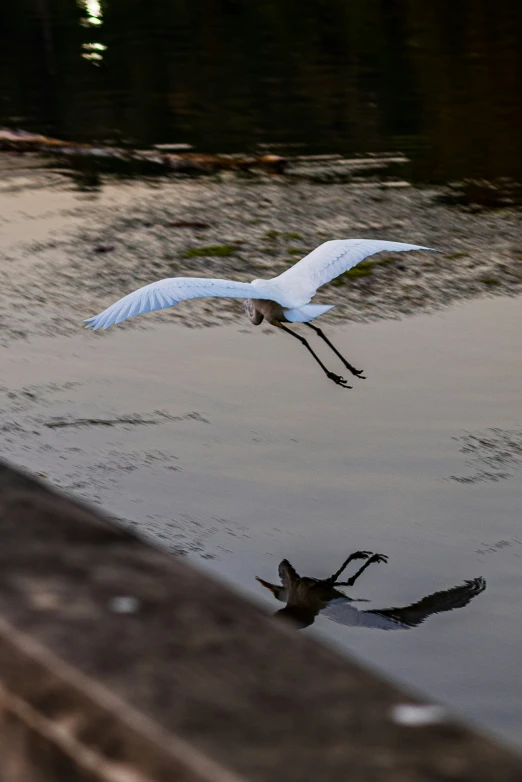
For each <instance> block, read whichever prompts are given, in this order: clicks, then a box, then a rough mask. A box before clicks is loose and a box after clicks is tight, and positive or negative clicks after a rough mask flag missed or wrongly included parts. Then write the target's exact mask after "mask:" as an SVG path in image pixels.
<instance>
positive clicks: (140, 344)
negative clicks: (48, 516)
mask: <svg viewBox="0 0 522 782" xmlns="http://www.w3.org/2000/svg"><path fill="white" fill-rule="evenodd" d="M521 320H522V316H521V302H520V299H517V298H513V299H494V300H485V301H484V300H483V301H476V302H473V303H471V304H466V305H461V306H458V307H454V308H453V309H450V310H448V311H446V312H444V313H443V314H441V315H438V316H426V315H419V316H416V317H413V318H409V319H405V320H403V321H392V322H389V321H382V322H379V323H374V324H367V325H349V326H348V325H347V326H346V327H344V328H340V329H336V330H334V331H332V333H331V336H333V337H335V340H336V344H337V345H338V346H339V347H341V348H342V350H343V351H344V352H345V353H346V355H347V356H348V357H349V358H350V359H351V360H352V361H353V362H354V363H355V364H356V365H358V366H362V367H364V368H365V370H366V371H367V374H368V379H367V380H366V381H360V382H358V383H357V384H356V387H355V388H354V389H353V391H345V390H342V389H339V388H338V387H336V386H334V385H333V384H330V383H328V382H327V381H326V379H325V378H324V376H323V375H322V373H321V372H320V371H319V369H318V368H317V367H316V366H315V365H313V363H312V362H311V361H309V359H308V356H307V355H306V353H305V351H304V350H302V349H301V347H300V346H299V345H298V344H297V343H296V344H294V341H293V340H291V339H289V338H285V336H284V335H281V334H278V333H268V330H267V331H266V332H265V331H263V330H262V329H261V328H258V329H253V328H252V327H250V326H249V325H248V324H245V323H240V324H239V323H238V325H237V327H234V326H228V327H217V328H212V329H204V330H201V329H196V330H190V329H186V328H179V327H173V326H165V327H159V328H155V329H152V330H146V331H135V330H134V331H121V330H120V331H118V330H117V329H116V330H113V332H112V333H110V336H108V337H106V338H103V337H102V338H99V337H96V336H95V335H93V334H91V333H82V334H80V335H78V336H77V337H73V338H70V339H62V338H56V339H34V340H31V341H30V342H29V343H27V344H22V343H17V348H16V350H15V351H13V350H9V351H8V350H3V351H2V366H3V367H4V375H3V376H4V380H3V385H4V388H3V391H2V394H1V399H0V408H1V410H2V414H1V424H2V427H3V430H4V431H3V443H4V453H6V452H7V455H8V456H9V458H10V459H12V460H13V461H14V462H17V463H19V464H24V465H26V466H27V467H29V468H30V469H32V470H34V471H35V472H37V473H40V472H41V473H44V474H45V476H46V478H47V479H48V480H50V481H51V482H52V483H53V484H55V485H58V486H62V487H64V488H67V489H69V490H73V491H74V492H75V493H76V494H77V495H80V496H84V497H86V498H88V499H90V500H94V501H96V502H100V503H102V505H103V506H104V508H105V509H106V510H107V511H108V512H110V513H112V514H114V515H115V516H117V517H121V518H123V519H125V520H126V521H128V522H130V523H131V524H133V525H134V526H135V528H136V529H137V530H138V531H140V532H141V533H144V534H146V535H147V536H150V537H151V538H152V539H153V540H155V541H157V542H159V543H160V544H161V545H163V546H166V547H167V548H169V549H170V550H172V551H181V552H183V553H186V554H187V555H188V556H189V558H190V559H191V561H192V562H193V563H194V564H196V565H198V566H203V567H204V568H205V569H207V570H209V571H210V572H211V573H214V574H216V575H217V576H219V577H221V578H225V579H226V580H227V581H229V582H230V583H232V585H234V586H235V587H237V588H239V589H241V590H242V591H244V592H246V593H248V594H249V595H250V596H252V597H254V598H255V599H258V600H262V601H263V602H264V604H265V605H266V606H267V608H268V609H269V610H273V611H276V610H278V609H279V608H281V603H278V602H277V601H276V600H275V599H273V598H272V596H271V595H270V594H269V592H268V591H267V590H265V589H264V588H263V587H262V586H261V585H260V583H259V582H257V581H256V580H255V576H260V577H261V578H263V579H265V580H267V581H270V582H273V583H274V582H275V583H277V581H278V578H277V567H278V564H279V562H280V561H281V560H282V559H283V558H287V559H288V560H290V562H291V563H292V565H293V566H294V567H295V568H296V569H297V570H298V571H299V572H300V573H301V574H302V575H306V576H313V577H319V578H325V577H327V576H329V575H330V574H331V573H332V572H333V571H334V570H336V569H337V568H339V567H340V565H341V563H342V561H343V560H344V559H345V557H346V556H348V554H349V553H350V552H351V551H354V550H356V549H367V550H371V551H377V552H381V553H383V554H385V555H388V556H389V561H388V563H387V564H375V565H372V566H371V567H370V568H369V569H368V571H367V572H365V573H364V574H363V575H362V576H361V578H360V580H359V581H358V582H357V584H356V585H355V586H354V587H353V589H347V590H346V591H347V593H348V594H350V595H352V596H353V597H357V598H364V599H367V600H370V601H371V603H355V604H354V607H355V608H358V609H360V610H368V609H379V608H392V607H400V606H407V605H409V604H411V603H415V602H416V601H419V600H420V599H421V598H423V597H425V596H427V595H430V594H432V593H434V592H437V591H439V590H446V589H449V588H450V587H453V586H456V585H459V584H462V583H463V582H464V581H465V580H468V579H473V578H479V577H482V578H484V579H485V581H486V589H485V591H483V592H482V593H480V594H477V595H476V596H475V597H473V598H472V599H471V601H470V602H469V604H468V605H467V606H465V607H462V608H455V609H454V610H453V611H451V612H446V613H441V614H439V615H434V616H429V617H428V618H427V619H426V620H425V622H424V623H423V624H421V625H420V626H418V627H414V628H412V629H403V630H400V631H397V632H383V631H382V630H380V629H378V628H368V627H364V626H362V627H361V626H343V625H341V624H337V623H335V622H334V621H332V620H331V619H329V618H328V617H326V616H319V617H318V619H317V620H316V622H315V624H314V625H313V627H312V628H311V629H309V630H305V631H304V632H312V633H315V632H318V633H319V634H320V636H321V637H323V638H325V639H326V640H327V641H329V642H332V643H334V644H336V645H338V646H340V647H341V648H344V649H347V650H349V651H351V652H355V653H356V654H357V655H358V656H359V657H361V658H362V659H363V660H365V661H366V662H368V663H370V664H372V665H375V666H377V667H378V668H380V669H381V670H384V671H385V672H387V673H388V674H392V675H395V676H398V677H400V678H401V679H403V680H404V681H405V682H408V683H411V684H413V685H414V686H416V687H419V688H421V689H422V690H424V691H426V692H428V693H430V694H431V695H433V696H435V697H437V698H441V699H443V700H444V701H446V702H448V703H450V704H451V705H452V706H453V707H454V708H456V709H457V711H458V712H459V713H461V714H464V715H466V716H467V717H469V718H471V719H472V720H474V721H475V722H477V723H478V724H479V725H482V726H486V727H489V728H491V729H493V730H494V731H495V732H497V733H499V734H500V735H501V736H503V737H505V738H508V739H510V740H512V741H515V742H520V728H521V726H522V708H521V705H520V704H521V703H522V689H521V686H520V677H519V676H518V662H517V661H518V656H519V650H520V645H521V641H522V631H521V627H522V622H521V619H522V615H521V609H520V605H521V603H520V592H521V589H522V574H521V570H520V562H521V555H522V533H521V531H520V507H521V500H522V484H521V481H520V471H521V469H522V402H521V396H520V387H521V384H522V365H521V363H520V360H519V352H520V350H519V342H520V329H521ZM321 353H322V354H323V353H324V351H321ZM325 357H326V356H325ZM331 363H332V364H335V362H331ZM355 565H357V563H355ZM351 572H353V566H352V570H351V571H350V573H348V575H350V574H351ZM352 624H353V622H352ZM363 624H364V623H363Z"/></svg>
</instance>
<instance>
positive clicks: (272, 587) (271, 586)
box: [256, 576, 280, 597]
mask: <svg viewBox="0 0 522 782" xmlns="http://www.w3.org/2000/svg"><path fill="white" fill-rule="evenodd" d="M256 581H259V583H260V584H262V585H263V586H264V587H266V588H267V589H269V590H270V591H271V592H272V594H273V595H274V597H277V593H278V592H279V590H280V587H278V586H276V585H275V584H271V583H270V581H264V579H262V578H259V576H256Z"/></svg>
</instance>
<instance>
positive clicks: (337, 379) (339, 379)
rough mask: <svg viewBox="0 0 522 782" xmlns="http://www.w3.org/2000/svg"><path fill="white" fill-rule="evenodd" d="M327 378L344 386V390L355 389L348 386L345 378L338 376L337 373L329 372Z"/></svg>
mask: <svg viewBox="0 0 522 782" xmlns="http://www.w3.org/2000/svg"><path fill="white" fill-rule="evenodd" d="M327 376H328V377H329V378H330V380H333V381H334V383H336V384H337V385H338V386H342V387H343V388H353V386H349V385H348V381H347V380H345V379H344V377H341V375H336V374H335V372H328V375H327Z"/></svg>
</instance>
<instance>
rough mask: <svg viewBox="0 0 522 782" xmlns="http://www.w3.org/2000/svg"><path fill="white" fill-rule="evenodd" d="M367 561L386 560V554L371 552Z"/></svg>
mask: <svg viewBox="0 0 522 782" xmlns="http://www.w3.org/2000/svg"><path fill="white" fill-rule="evenodd" d="M368 562H388V556H387V555H386V554H372V556H371V557H370V559H369V560H368Z"/></svg>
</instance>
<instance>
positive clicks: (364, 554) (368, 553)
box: [350, 551, 372, 559]
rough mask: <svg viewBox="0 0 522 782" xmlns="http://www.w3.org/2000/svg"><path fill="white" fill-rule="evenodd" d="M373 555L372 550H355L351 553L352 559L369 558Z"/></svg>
mask: <svg viewBox="0 0 522 782" xmlns="http://www.w3.org/2000/svg"><path fill="white" fill-rule="evenodd" d="M371 555H372V552H371V551H355V552H354V553H353V554H350V559H368V557H371Z"/></svg>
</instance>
